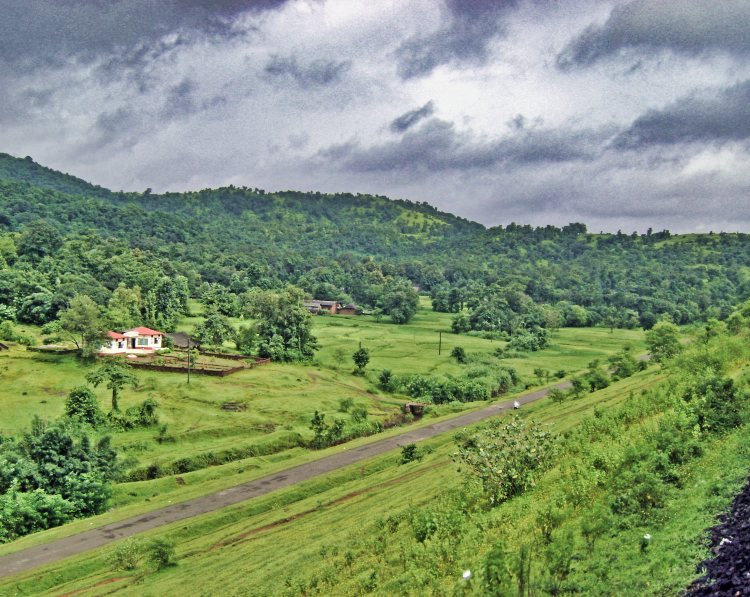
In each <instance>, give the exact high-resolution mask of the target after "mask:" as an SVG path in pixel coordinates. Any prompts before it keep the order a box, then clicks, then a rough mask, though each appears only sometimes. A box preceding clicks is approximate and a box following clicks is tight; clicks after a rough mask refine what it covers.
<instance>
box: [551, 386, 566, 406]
mask: <svg viewBox="0 0 750 597" xmlns="http://www.w3.org/2000/svg"><path fill="white" fill-rule="evenodd" d="M548 396H549V399H550V400H551V401H552V402H554V403H555V404H559V403H560V402H562V401H563V400H565V392H563V391H562V390H561V389H560V388H552V389H551V390H550V391H549V394H548Z"/></svg>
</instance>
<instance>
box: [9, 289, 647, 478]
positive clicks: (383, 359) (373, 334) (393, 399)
mask: <svg viewBox="0 0 750 597" xmlns="http://www.w3.org/2000/svg"><path fill="white" fill-rule="evenodd" d="M197 319H198V318H197V317H196V318H193V319H192V320H189V321H187V322H185V325H184V328H183V329H190V327H191V326H192V325H193V324H194V323H195V321H196V320H197ZM313 321H314V332H315V334H316V335H317V336H318V338H319V344H320V350H319V352H318V353H317V355H316V358H315V363H313V364H312V365H294V364H280V363H272V364H270V365H264V366H261V367H257V368H254V369H249V370H245V371H241V372H239V373H236V374H233V375H231V376H228V377H225V378H214V377H208V376H198V375H194V376H193V377H192V380H191V383H190V384H189V385H188V384H187V379H186V376H185V375H184V374H179V373H156V372H144V371H140V370H136V373H137V375H138V377H139V380H140V383H139V386H138V387H137V388H136V389H126V390H125V391H124V393H123V397H122V400H121V402H122V404H121V408H123V409H126V408H128V407H130V406H134V405H136V404H138V403H140V402H142V401H143V400H145V399H146V398H149V397H150V398H153V399H155V400H156V401H157V403H158V404H159V408H158V414H159V419H160V424H161V425H166V434H165V436H166V439H167V441H162V442H161V443H159V442H157V441H156V439H155V438H156V435H157V430H156V429H154V428H147V429H140V430H134V431H129V432H126V433H118V434H115V435H114V444H115V445H116V446H117V447H118V448H119V449H120V450H121V453H122V455H123V457H126V458H129V460H130V461H131V465H132V466H134V467H135V466H141V467H142V466H147V465H151V464H161V465H164V464H169V463H170V462H173V461H175V460H177V459H180V458H188V457H193V456H198V455H201V454H204V453H207V452H221V451H225V450H229V449H241V448H249V447H251V446H262V445H266V444H268V443H272V442H276V441H278V442H282V443H283V442H284V441H292V439H290V438H293V437H294V436H295V435H299V436H302V437H303V438H306V437H309V436H310V435H311V432H310V430H309V424H310V419H311V417H312V415H313V413H314V411H316V410H317V411H320V412H322V413H325V414H326V416H328V417H329V418H330V417H336V416H338V417H342V418H347V415H346V414H344V413H341V412H339V404H340V401H341V400H344V399H351V400H352V401H353V402H354V405H355V406H362V407H365V408H367V410H368V416H369V419H370V420H373V421H385V420H387V419H388V418H389V417H392V416H393V415H394V414H396V413H397V412H399V411H400V406H401V405H402V404H403V403H404V402H405V401H407V398H406V397H399V396H394V395H389V394H385V393H383V392H381V391H379V390H378V388H377V384H376V380H377V372H379V371H380V370H382V369H385V368H388V369H392V370H393V371H394V372H395V373H397V374H407V373H423V374H439V375H460V374H461V373H462V371H465V370H466V369H467V368H470V367H471V366H472V365H473V364H474V363H480V364H483V365H487V364H489V365H490V366H497V365H500V364H502V365H510V366H513V367H515V368H516V369H517V370H518V371H519V372H520V373H521V375H522V376H523V377H524V380H525V381H526V382H527V384H529V385H533V384H536V383H537V382H536V381H535V379H534V377H533V376H532V371H533V369H534V368H535V367H542V368H545V369H547V370H549V371H552V372H554V371H557V370H559V369H565V370H566V371H568V372H570V373H572V372H575V371H577V370H580V369H583V368H585V367H586V365H587V363H588V362H589V361H591V360H592V359H594V358H600V359H606V356H607V355H609V354H612V353H614V352H616V351H618V350H620V349H621V348H622V347H623V345H625V344H629V345H631V346H633V347H634V348H635V349H636V351H642V350H643V340H642V335H643V334H642V332H637V331H629V330H615V331H614V333H610V332H609V330H606V329H601V328H586V329H562V330H559V331H557V332H555V333H554V334H553V341H552V345H551V346H550V347H549V348H547V349H546V350H544V351H540V352H538V353H528V354H529V357H528V358H524V359H518V358H516V359H503V360H500V359H497V358H495V357H493V356H492V351H493V350H494V349H495V348H497V347H498V346H502V345H503V343H501V342H498V341H495V342H492V341H490V340H485V339H481V338H477V337H471V336H465V335H460V336H459V335H455V334H451V333H449V332H448V330H449V329H450V315H449V314H444V313H436V312H433V311H431V310H429V309H428V308H426V306H425V305H424V304H423V306H422V308H421V309H420V311H419V312H418V313H417V315H416V316H415V318H414V320H413V321H412V322H411V323H410V324H408V325H403V326H399V325H394V324H391V323H387V322H385V321H383V322H377V321H375V320H374V319H373V318H372V317H368V316H361V317H353V316H336V317H334V316H318V317H315V318H314V320H313ZM440 331H443V332H444V333H443V340H442V344H443V349H442V354H441V355H438V354H437V351H438V333H439V332H440ZM25 332H27V333H28V332H32V333H33V332H34V330H33V329H32V328H27V329H25ZM360 342H361V343H362V345H363V346H365V347H367V348H368V349H369V351H370V354H371V361H370V364H369V366H368V368H367V374H366V376H365V377H360V376H356V375H352V370H353V368H354V367H353V363H352V361H351V354H352V353H353V352H354V351H355V350H356V349H357V347H358V345H359V343H360ZM457 345H460V346H462V347H464V348H465V349H466V351H467V354H468V356H469V363H468V364H467V365H459V364H457V363H456V361H455V359H453V358H451V357H450V350H451V348H452V347H453V346H457ZM94 366H95V365H94V364H91V363H83V362H81V361H79V360H78V359H76V358H75V357H72V356H56V355H49V354H39V353H33V352H27V351H25V350H24V349H23V348H21V347H19V348H15V349H12V350H10V351H8V352H2V353H0V373H1V377H0V379H1V380H2V386H1V387H0V407H2V411H3V417H2V420H0V433H2V434H5V435H12V434H15V433H17V432H19V431H20V430H22V429H24V428H26V427H27V426H28V424H29V422H30V420H31V417H32V416H33V415H38V416H40V417H42V418H46V419H53V418H56V417H59V416H60V415H62V414H63V412H64V401H65V397H66V396H67V393H68V392H69V391H70V390H71V389H72V388H73V387H75V386H77V385H81V384H84V383H85V376H86V373H87V372H88V371H89V370H90V369H91V368H93V367H94ZM96 394H97V396H98V397H99V399H100V402H101V404H102V405H103V406H104V407H105V408H106V407H108V404H109V394H108V391H107V390H106V389H104V388H101V387H100V388H97V389H96ZM226 402H238V403H242V404H244V405H246V407H247V410H244V411H241V412H228V411H225V410H222V408H221V407H222V405H223V404H224V403H226ZM470 407H472V405H471V404H451V405H442V406H436V407H433V410H434V413H433V414H435V415H439V414H442V413H444V412H455V411H456V410H460V409H462V408H470Z"/></svg>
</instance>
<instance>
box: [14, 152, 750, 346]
mask: <svg viewBox="0 0 750 597" xmlns="http://www.w3.org/2000/svg"><path fill="white" fill-rule="evenodd" d="M288 284H294V285H297V286H299V287H300V288H302V289H303V290H304V291H305V292H306V293H308V294H310V295H312V296H315V297H316V298H329V299H338V300H344V301H353V302H356V303H358V304H359V305H361V306H364V307H370V308H373V309H380V310H381V312H383V313H388V311H389V309H390V310H392V311H394V312H396V311H398V309H399V308H400V303H399V307H398V308H396V307H394V304H395V303H394V302H393V295H394V293H395V294H397V295H398V294H399V293H402V294H403V292H405V289H406V288H407V287H411V286H412V285H413V286H416V287H418V288H419V289H420V290H422V291H424V292H427V293H430V294H431V296H432V298H433V304H434V308H436V309H437V310H441V311H447V312H455V313H457V314H459V313H461V315H460V316H457V318H456V319H457V322H456V323H455V324H454V325H455V326H456V328H457V329H456V331H467V330H471V329H473V330H477V331H479V332H488V333H496V332H497V333H505V334H508V335H513V334H514V333H515V332H516V331H517V330H524V331H529V330H533V329H535V328H544V327H554V326H557V325H572V326H576V325H607V326H613V327H614V326H617V327H635V326H642V327H646V328H649V327H651V326H652V325H653V324H654V323H655V322H656V321H657V320H658V319H660V318H662V317H663V316H664V315H668V316H669V317H670V318H671V319H672V320H673V321H674V322H676V323H688V322H692V321H696V320H704V319H707V318H710V317H716V318H724V317H726V316H727V315H728V314H729V313H730V311H731V308H732V306H733V305H736V304H738V303H740V302H741V301H743V300H746V299H747V298H749V297H750V236H748V235H742V234H723V233H721V234H705V235H687V236H673V235H671V234H670V233H669V232H668V231H661V232H652V231H651V230H649V231H648V232H647V233H645V234H635V233H633V234H622V233H618V234H590V233H589V232H587V230H586V227H585V226H584V225H583V224H569V225H567V226H564V227H562V228H557V227H554V226H546V227H543V228H532V227H531V226H521V225H516V224H510V225H508V226H505V227H496V228H489V229H487V228H484V227H483V226H481V225H480V224H476V223H473V222H469V221H467V220H465V219H462V218H457V217H455V216H453V215H450V214H447V213H443V212H440V211H438V210H436V209H434V208H432V207H431V206H429V205H427V204H426V203H413V202H409V201H391V200H389V199H387V198H385V197H376V196H369V195H351V194H337V195H325V194H320V193H312V192H310V193H301V192H280V193H265V192H264V191H262V190H259V189H249V188H237V187H233V186H230V187H226V188H221V189H215V190H208V189H207V190H203V191H199V192H189V193H167V194H164V195H156V194H152V193H151V191H150V190H148V189H147V190H146V191H144V192H142V193H123V192H111V191H108V190H106V189H103V188H101V187H96V186H93V185H89V184H88V183H86V182H84V181H82V180H80V179H77V178H75V177H72V176H69V175H66V174H61V173H58V172H55V171H53V170H49V169H47V168H44V167H42V166H39V165H38V164H36V163H34V162H33V161H32V160H31V159H30V158H26V159H18V158H13V157H11V156H7V155H5V154H0V319H3V318H5V319H12V318H16V319H18V320H20V321H25V322H32V323H40V324H44V323H46V322H49V321H52V320H54V319H55V318H56V317H57V313H58V312H60V311H61V310H63V309H64V308H65V307H66V306H67V305H69V303H70V301H71V299H72V297H73V296H75V295H76V294H86V295H88V296H90V297H91V298H92V299H93V300H94V301H95V302H96V303H97V304H99V305H101V306H108V308H111V310H115V311H116V310H120V311H121V315H122V317H121V320H122V323H123V325H126V320H127V321H128V322H129V321H131V320H133V319H137V320H138V322H139V323H144V320H145V322H146V323H151V324H153V325H161V326H162V327H166V328H170V327H173V326H174V323H175V321H176V319H177V318H179V316H180V315H181V313H184V312H185V311H186V308H187V297H188V296H193V297H202V296H205V295H208V296H209V297H216V296H220V297H221V300H222V301H223V305H224V306H223V310H224V311H227V314H238V313H241V312H242V308H243V296H245V295H246V294H247V293H248V292H250V293H252V292H253V291H256V290H258V289H261V290H278V289H281V288H284V287H285V286H286V285H288ZM118 289H119V290H118ZM227 294H228V298H227ZM113 299H114V305H111V303H112V301H113ZM207 300H208V301H209V302H210V301H211V300H214V299H213V298H209V299H207ZM216 300H218V299H216ZM397 302H398V301H397ZM400 316H401V313H398V315H397V316H396V317H394V319H398V318H402V317H400ZM407 319H408V318H407Z"/></svg>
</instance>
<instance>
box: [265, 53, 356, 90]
mask: <svg viewBox="0 0 750 597" xmlns="http://www.w3.org/2000/svg"><path fill="white" fill-rule="evenodd" d="M350 66H351V62H350V61H348V60H342V61H336V60H322V59H319V60H312V61H311V62H308V63H306V64H301V63H300V62H299V61H298V60H297V58H296V57H295V56H288V57H283V56H272V57H271V59H270V60H269V61H268V64H266V67H265V69H264V70H265V72H266V74H267V75H269V76H270V77H272V78H274V79H287V78H288V79H291V80H293V81H294V82H295V83H296V84H297V85H299V86H300V87H302V88H304V89H306V88H310V87H324V86H326V85H331V84H332V83H337V82H338V81H339V80H340V79H341V77H342V76H343V74H344V73H345V72H346V71H347V70H348V69H349V67H350Z"/></svg>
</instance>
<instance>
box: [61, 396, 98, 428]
mask: <svg viewBox="0 0 750 597" xmlns="http://www.w3.org/2000/svg"><path fill="white" fill-rule="evenodd" d="M65 414H66V415H67V416H69V417H78V418H79V419H80V420H81V421H85V422H86V423H88V424H89V425H91V426H93V427H96V426H97V425H98V424H99V422H100V421H101V418H102V414H101V411H100V410H99V401H98V400H97V399H96V396H95V395H94V392H92V391H91V389H89V387H88V386H78V387H77V388H73V389H72V390H71V391H70V393H69V394H68V397H67V398H66V400H65Z"/></svg>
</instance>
